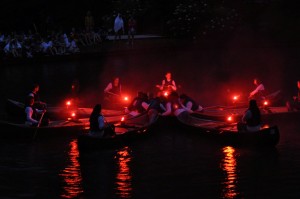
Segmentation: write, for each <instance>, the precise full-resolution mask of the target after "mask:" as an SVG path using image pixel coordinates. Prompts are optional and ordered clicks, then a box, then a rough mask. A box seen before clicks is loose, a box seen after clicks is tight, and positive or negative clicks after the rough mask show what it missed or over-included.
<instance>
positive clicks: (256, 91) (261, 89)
mask: <svg viewBox="0 0 300 199" xmlns="http://www.w3.org/2000/svg"><path fill="white" fill-rule="evenodd" d="M264 90H265V87H264V85H263V84H260V85H258V86H257V87H256V89H255V90H254V91H252V92H251V93H250V96H253V95H255V94H256V93H258V92H259V91H264Z"/></svg>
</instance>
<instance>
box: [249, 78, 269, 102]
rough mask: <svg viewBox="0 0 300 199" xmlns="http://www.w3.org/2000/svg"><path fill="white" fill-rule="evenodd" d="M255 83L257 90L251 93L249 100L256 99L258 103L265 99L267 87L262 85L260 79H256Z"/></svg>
mask: <svg viewBox="0 0 300 199" xmlns="http://www.w3.org/2000/svg"><path fill="white" fill-rule="evenodd" d="M253 83H254V85H255V86H256V88H255V89H254V90H253V91H252V92H251V93H250V95H249V99H256V100H258V101H260V100H263V99H265V97H264V91H265V87H264V85H263V84H262V82H261V81H260V80H259V79H258V78H255V79H254V80H253Z"/></svg>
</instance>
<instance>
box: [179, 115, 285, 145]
mask: <svg viewBox="0 0 300 199" xmlns="http://www.w3.org/2000/svg"><path fill="white" fill-rule="evenodd" d="M177 119H178V121H179V123H180V125H181V126H182V127H183V128H184V129H185V132H191V133H195V134H196V135H201V136H203V137H206V138H210V139H212V140H215V141H217V142H219V143H221V144H226V145H234V146H261V147H264V146H276V145H277V144H278V142H279V139H280V133H279V129H278V127H277V126H276V125H273V126H267V125H265V126H264V127H263V128H262V129H261V130H260V131H257V132H239V131H238V129H237V125H236V123H228V122H223V121H215V120H207V119H201V118H198V117H194V116H193V115H192V114H189V113H187V112H183V113H181V114H180V115H179V116H177Z"/></svg>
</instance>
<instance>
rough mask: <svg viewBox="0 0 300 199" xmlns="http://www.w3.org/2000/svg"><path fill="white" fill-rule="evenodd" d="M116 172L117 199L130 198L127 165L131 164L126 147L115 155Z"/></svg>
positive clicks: (128, 168) (130, 177)
mask: <svg viewBox="0 0 300 199" xmlns="http://www.w3.org/2000/svg"><path fill="white" fill-rule="evenodd" d="M116 160H117V165H118V172H117V176H116V179H117V182H116V184H117V187H116V188H117V195H118V196H119V198H131V192H132V175H131V172H130V167H129V163H130V162H131V154H130V148H129V147H128V146H126V147H124V148H123V149H121V150H119V151H118V153H117V155H116Z"/></svg>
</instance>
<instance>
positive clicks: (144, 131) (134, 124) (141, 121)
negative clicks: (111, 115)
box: [78, 113, 158, 151]
mask: <svg viewBox="0 0 300 199" xmlns="http://www.w3.org/2000/svg"><path fill="white" fill-rule="evenodd" d="M150 114H152V117H153V118H155V119H153V120H152V121H151V122H150V121H149V114H147V113H145V114H142V115H139V116H136V117H132V118H128V119H127V120H125V121H123V122H119V123H115V124H114V133H115V135H114V136H111V137H107V138H101V137H94V136H90V135H89V133H88V131H84V133H82V134H81V135H79V136H78V147H79V150H80V151H90V150H97V149H107V148H116V147H120V146H124V145H126V144H129V143H131V142H133V141H135V140H136V139H141V138H144V137H146V136H147V135H149V132H150V131H152V130H153V129H154V128H155V126H156V125H155V124H156V121H157V120H158V114H157V113H150ZM106 130H108V131H111V129H110V127H108V128H106Z"/></svg>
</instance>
